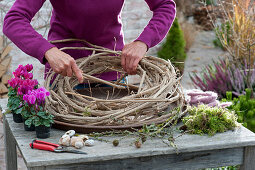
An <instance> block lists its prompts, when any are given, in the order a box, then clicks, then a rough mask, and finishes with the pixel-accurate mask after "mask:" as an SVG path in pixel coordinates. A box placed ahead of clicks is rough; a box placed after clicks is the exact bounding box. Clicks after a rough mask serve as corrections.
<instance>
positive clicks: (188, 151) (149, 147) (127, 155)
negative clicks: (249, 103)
mask: <svg viewBox="0 0 255 170" xmlns="http://www.w3.org/2000/svg"><path fill="white" fill-rule="evenodd" d="M4 128H5V147H6V164H7V170H16V169H17V156H16V155H17V154H16V146H17V148H18V149H19V150H20V152H21V154H22V155H23V158H24V161H25V163H26V165H27V167H28V169H33V170H45V169H61V170H62V169H86V170H89V169H93V170H94V169H104V170H107V169H111V170H115V169H144V170H147V169H173V170H178V169H181V170H183V169H189V170H190V169H200V168H209V167H221V166H227V165H238V164H242V169H245V170H254V169H255V134H254V133H252V132H251V131H249V130H247V129H246V128H244V127H241V128H239V129H237V130H235V131H228V132H225V133H221V134H216V135H215V136H213V137H208V136H199V135H187V134H186V135H183V136H182V137H180V138H177V140H176V142H175V143H176V145H177V147H178V151H179V154H177V153H176V150H175V149H174V148H172V147H168V146H166V144H164V143H162V141H161V139H153V140H147V141H146V143H145V144H144V145H142V147H141V148H140V149H137V148H135V147H134V145H130V144H131V143H132V141H134V139H131V138H128V139H125V140H122V141H121V142H120V145H119V146H118V147H114V146H113V145H112V143H106V142H99V141H96V142H95V146H93V147H84V148H83V149H82V151H85V152H87V153H88V155H79V154H70V153H53V152H48V151H41V150H33V149H31V148H30V147H29V145H28V144H29V143H30V142H31V141H32V140H33V139H34V138H35V132H26V131H24V130H23V124H22V123H21V124H17V123H14V122H13V121H12V115H6V116H5V120H4ZM63 133H64V132H63V131H60V130H57V129H52V131H51V137H50V138H49V139H46V140H45V141H49V142H53V143H57V142H58V139H59V138H60V137H61V135H62V134H63ZM175 135H178V132H176V134H175ZM113 139H114V138H110V140H113Z"/></svg>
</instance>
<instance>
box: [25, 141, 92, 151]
mask: <svg viewBox="0 0 255 170" xmlns="http://www.w3.org/2000/svg"><path fill="white" fill-rule="evenodd" d="M29 145H30V147H31V148H32V149H40V150H45V151H52V152H57V153H61V152H68V153H76V154H87V153H86V152H82V151H78V150H74V149H68V148H67V147H63V146H60V145H58V144H55V143H50V142H45V141H40V140H33V141H32V143H30V144H29Z"/></svg>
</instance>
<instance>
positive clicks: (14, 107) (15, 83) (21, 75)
mask: <svg viewBox="0 0 255 170" xmlns="http://www.w3.org/2000/svg"><path fill="white" fill-rule="evenodd" d="M32 70H33V65H32V64H27V65H25V66H23V65H19V66H18V68H17V69H16V70H15V71H14V72H13V75H14V78H12V79H11V80H9V81H8V84H9V86H10V87H9V88H8V104H7V106H8V108H9V110H10V112H12V113H16V114H20V113H21V111H22V106H23V103H22V97H23V95H24V94H26V93H27V92H28V91H29V90H33V89H35V88H37V87H38V81H37V80H33V79H32V78H33V73H30V72H31V71H32Z"/></svg>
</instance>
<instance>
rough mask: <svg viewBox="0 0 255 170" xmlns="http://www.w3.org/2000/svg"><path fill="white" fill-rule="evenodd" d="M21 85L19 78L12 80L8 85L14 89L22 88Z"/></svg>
mask: <svg viewBox="0 0 255 170" xmlns="http://www.w3.org/2000/svg"><path fill="white" fill-rule="evenodd" d="M20 83H21V79H20V78H18V77H15V78H12V79H11V80H8V84H9V85H10V86H11V87H12V88H16V87H18V86H20Z"/></svg>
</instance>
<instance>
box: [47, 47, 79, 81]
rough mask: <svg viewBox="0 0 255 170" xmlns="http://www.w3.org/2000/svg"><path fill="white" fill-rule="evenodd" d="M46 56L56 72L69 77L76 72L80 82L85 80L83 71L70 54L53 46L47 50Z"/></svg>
mask: <svg viewBox="0 0 255 170" xmlns="http://www.w3.org/2000/svg"><path fill="white" fill-rule="evenodd" d="M45 58H46V59H47V60H48V62H49V64H50V67H51V68H52V69H53V71H54V72H56V73H58V74H61V75H62V76H68V77H72V76H73V73H74V75H75V76H76V77H77V79H78V81H79V83H82V82H83V76H82V71H81V70H80V69H79V68H78V66H77V64H76V62H75V60H74V59H73V58H72V57H71V56H70V55H68V54H66V53H64V52H62V51H60V50H59V49H58V48H56V47H53V48H51V49H49V50H48V51H46V53H45Z"/></svg>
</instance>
